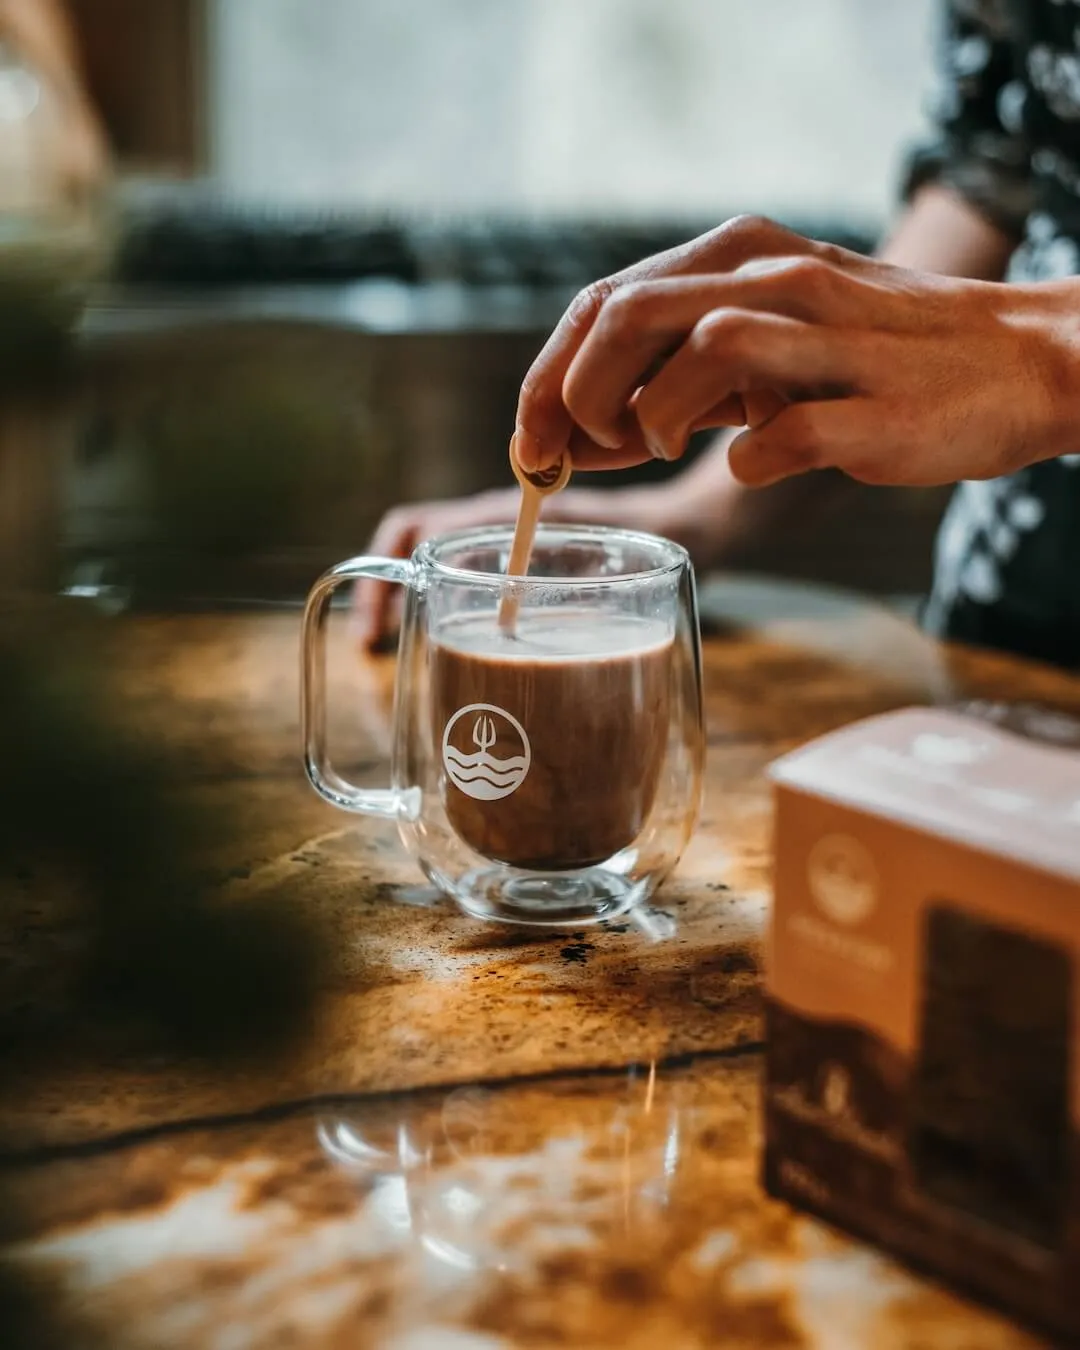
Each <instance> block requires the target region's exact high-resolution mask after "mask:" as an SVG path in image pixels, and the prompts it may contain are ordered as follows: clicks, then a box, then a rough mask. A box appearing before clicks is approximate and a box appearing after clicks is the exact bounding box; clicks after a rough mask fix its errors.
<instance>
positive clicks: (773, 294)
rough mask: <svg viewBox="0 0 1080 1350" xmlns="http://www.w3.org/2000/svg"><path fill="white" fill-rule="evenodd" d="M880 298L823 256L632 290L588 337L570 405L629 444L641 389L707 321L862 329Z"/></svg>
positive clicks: (613, 441)
mask: <svg viewBox="0 0 1080 1350" xmlns="http://www.w3.org/2000/svg"><path fill="white" fill-rule="evenodd" d="M872 294H873V289H872V288H869V287H867V286H866V284H865V282H863V281H861V280H860V279H859V278H858V277H856V276H854V275H852V274H850V273H848V272H845V271H844V270H843V269H841V268H839V267H836V266H834V265H833V264H831V263H828V262H825V261H823V260H822V259H820V258H816V257H799V258H772V259H760V260H757V261H755V262H754V263H753V264H751V265H749V266H747V267H743V268H740V269H739V270H738V271H735V272H733V273H731V274H729V275H719V276H717V275H710V276H704V277H699V276H691V277H674V278H671V277H669V278H665V279H663V280H661V281H653V282H638V283H635V284H633V285H630V286H625V287H623V288H622V289H621V290H618V291H616V292H615V293H614V294H612V295H611V296H610V298H609V299H608V300H607V301H605V302H604V304H603V305H602V306H601V308H600V312H599V313H598V314H597V315H596V317H595V319H594V321H593V323H592V325H591V328H590V330H589V332H588V333H587V334H586V335H585V337H584V339H583V340H582V342H581V344H580V346H579V348H578V350H577V353H576V355H575V356H574V358H573V360H572V361H571V363H570V366H569V369H568V370H567V373H566V377H565V379H564V381H563V387H562V397H563V402H564V404H565V407H566V409H567V411H568V412H569V415H570V416H571V417H572V418H573V420H574V421H575V422H576V423H577V424H578V425H579V426H580V427H581V428H582V429H583V430H584V431H585V432H586V433H587V434H588V436H589V437H590V439H591V440H593V441H595V442H596V443H597V444H599V445H602V446H608V447H609V448H611V447H615V446H621V445H623V444H625V441H626V438H627V436H628V435H629V434H630V423H631V419H630V418H629V416H628V412H627V409H628V405H629V403H630V401H631V399H632V397H633V395H634V391H635V389H637V388H639V387H640V386H642V385H643V384H647V383H651V382H652V380H653V379H654V378H662V375H663V369H664V366H665V365H666V364H667V363H668V362H670V360H671V357H672V354H673V353H676V352H679V351H680V350H681V349H682V347H683V344H684V343H685V342H686V339H687V334H693V332H694V329H695V327H696V326H697V324H698V323H699V321H701V320H702V318H703V316H705V315H707V314H709V313H710V312H712V311H715V310H750V311H753V312H755V313H767V314H778V315H784V316H786V317H788V318H792V319H800V320H803V321H804V322H806V323H814V324H826V325H829V326H831V327H854V326H856V325H858V324H860V323H862V322H863V321H864V320H865V318H866V317H867V314H868V308H869V301H868V296H869V295H872ZM656 372H659V375H658V376H657V375H656ZM714 401H715V400H714Z"/></svg>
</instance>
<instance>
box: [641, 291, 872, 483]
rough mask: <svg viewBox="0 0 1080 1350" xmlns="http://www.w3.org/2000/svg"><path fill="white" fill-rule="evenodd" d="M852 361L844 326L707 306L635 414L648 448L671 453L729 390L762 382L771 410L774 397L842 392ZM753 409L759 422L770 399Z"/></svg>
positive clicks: (854, 367) (848, 385)
mask: <svg viewBox="0 0 1080 1350" xmlns="http://www.w3.org/2000/svg"><path fill="white" fill-rule="evenodd" d="M860 367H861V363H860V361H859V359H858V346H857V343H856V342H855V341H854V340H853V337H852V335H851V334H850V333H847V332H844V331H837V330H835V329H832V328H823V327H818V326H817V325H814V324H807V323H800V322H798V321H797V320H794V319H786V318H783V317H781V316H780V315H776V314H752V313H748V312H746V311H744V310H731V309H720V310H715V311H713V312H712V313H711V314H707V315H706V316H705V317H704V318H703V319H702V320H701V322H700V323H699V324H698V325H697V326H696V327H695V328H694V330H693V332H692V333H691V334H690V336H689V337H688V338H687V340H686V342H685V343H684V344H683V346H682V347H681V348H680V349H679V351H678V352H677V353H676V354H675V355H674V356H673V357H672V358H671V360H670V361H669V362H668V363H667V364H666V365H665V366H664V368H663V370H661V371H660V373H659V374H658V375H657V377H656V378H655V379H654V380H652V381H651V382H650V383H649V384H648V385H647V386H646V387H645V389H643V390H642V391H641V393H640V394H639V396H638V398H637V401H636V403H635V413H636V415H637V420H638V422H639V424H640V426H641V432H642V436H643V438H644V440H645V443H646V444H647V445H648V446H649V448H650V449H651V450H652V453H653V454H654V455H655V456H656V457H657V458H659V459H669V460H670V459H678V458H679V457H680V456H681V455H682V454H683V452H684V451H685V449H686V444H687V441H688V440H689V437H690V434H691V432H692V431H694V430H695V429H697V428H699V427H700V426H702V425H703V423H704V420H705V419H706V418H707V416H708V414H709V412H710V410H714V409H715V408H716V406H717V404H718V403H720V404H721V407H722V406H723V404H722V403H721V400H723V399H725V398H726V397H727V396H728V395H729V394H730V393H731V392H745V391H748V390H760V389H764V390H766V391H768V392H769V394H770V401H771V409H772V411H773V412H775V410H776V407H777V404H778V403H779V404H780V406H783V403H784V402H792V401H795V400H798V399H802V398H806V397H821V396H822V395H825V396H827V397H832V398H836V397H843V396H846V395H848V394H850V393H851V392H852V391H853V389H854V388H856V387H857V385H858V381H859V374H860ZM753 411H754V414H755V417H756V419H757V420H758V421H759V422H760V421H761V420H762V418H767V417H768V416H769V411H770V404H769V403H762V401H761V400H760V399H759V400H755V404H754V409H753ZM767 424H768V423H767Z"/></svg>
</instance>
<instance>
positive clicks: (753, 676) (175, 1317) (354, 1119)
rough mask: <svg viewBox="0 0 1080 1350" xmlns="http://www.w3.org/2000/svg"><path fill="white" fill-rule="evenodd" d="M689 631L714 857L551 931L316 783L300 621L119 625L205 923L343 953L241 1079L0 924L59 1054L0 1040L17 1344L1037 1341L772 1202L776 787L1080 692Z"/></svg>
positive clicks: (737, 629) (950, 1348)
mask: <svg viewBox="0 0 1080 1350" xmlns="http://www.w3.org/2000/svg"><path fill="white" fill-rule="evenodd" d="M703 608H704V611H705V614H706V616H707V618H708V619H709V621H710V629H711V631H712V633H713V636H710V637H709V639H708V641H707V644H706V661H705V677H706V696H707V703H708V725H709V771H708V786H707V796H706V807H705V812H704V817H703V820H702V823H701V826H700V829H699V831H698V833H697V836H696V839H695V840H694V842H693V844H692V846H691V848H690V850H689V852H688V854H687V856H686V858H685V861H684V863H683V864H682V866H681V868H680V869H679V872H678V874H677V876H676V878H675V879H674V880H673V881H672V883H671V884H669V886H668V887H667V888H665V890H664V891H663V892H662V894H661V896H660V898H659V900H658V902H657V903H656V904H655V905H654V906H653V907H651V908H650V909H648V910H646V911H644V912H642V913H640V914H637V915H635V916H634V917H633V919H632V920H629V921H625V922H620V923H617V924H613V925H611V926H610V927H609V928H606V929H590V930H582V931H579V932H570V933H564V934H555V935H550V936H549V935H544V936H537V935H536V934H534V933H531V932H526V931H519V930H511V929H501V928H496V927H484V926H482V925H479V924H477V923H476V922H474V921H472V920H469V919H467V918H465V917H463V916H461V915H459V914H457V913H456V912H455V911H454V910H453V909H452V908H450V907H449V906H448V905H447V904H445V903H443V902H442V901H441V900H440V899H439V898H438V897H437V896H436V895H435V894H433V893H432V891H431V890H430V888H429V887H427V886H426V885H425V884H424V882H423V880H422V878H421V876H420V874H419V873H418V872H416V871H415V870H414V868H413V867H412V865H411V864H410V863H409V862H408V860H407V859H405V858H404V857H403V856H402V853H401V850H400V848H399V846H398V844H397V841H396V838H395V836H394V834H393V833H392V831H391V830H389V829H387V828H383V827H381V826H379V825H377V824H374V823H372V822H369V821H365V820H358V819H353V818H349V817H346V816H343V815H339V814H335V813H334V812H333V811H332V810H331V809H330V808H328V807H326V806H325V805H324V804H323V803H321V802H320V801H319V800H318V799H317V798H316V797H315V796H314V794H313V793H311V791H310V790H309V789H308V787H307V786H306V784H305V783H304V781H303V778H302V775H301V771H300V767H299V760H298V752H297V739H298V734H297V697H296V666H297V661H296V640H297V616H296V614H295V613H286V614H272V615H266V614H263V615H216V616H209V615H196V616H186V617H181V616H173V617H146V616H143V617H137V616H131V617H126V618H121V619H118V620H116V621H115V627H114V628H113V630H112V632H111V635H110V643H111V647H112V651H113V656H114V659H115V665H116V680H117V682H118V685H119V689H120V693H121V695H122V698H123V700H124V705H125V708H126V710H127V716H128V717H129V719H130V722H131V725H132V726H133V727H137V728H140V729H142V730H143V731H144V732H145V733H146V734H147V735H153V736H154V737H156V738H157V740H158V741H159V743H160V744H161V745H162V746H163V747H165V748H166V749H168V750H169V751H170V753H173V754H175V755H176V756H177V757H178V762H179V763H181V764H183V765H184V770H183V773H182V775H181V776H180V778H179V780H178V781H177V782H176V784H175V793H176V797H177V800H178V801H187V802H190V803H197V804H199V805H200V806H201V807H202V808H203V809H204V810H207V811H209V812H211V813H220V815H221V819H222V822H223V827H222V829H221V830H220V831H219V834H218V836H217V837H216V838H214V839H213V840H211V841H210V842H209V843H208V844H207V852H206V857H205V858H203V859H201V860H200V861H201V862H202V863H203V864H204V866H205V870H206V873H207V875H208V877H209V878H210V884H211V886H212V887H213V888H214V892H215V895H216V898H217V903H220V905H221V906H223V907H224V906H233V905H239V906H243V905H254V904H256V903H259V902H261V901H264V900H266V899H267V898H278V899H281V900H283V901H284V902H285V903H287V904H289V905H290V906H295V907H298V909H299V910H300V911H301V912H302V913H303V914H305V915H306V916H309V918H310V922H311V924H312V925H314V926H316V927H317V928H318V929H319V931H320V933H321V935H322V937H323V938H324V939H325V940H326V942H325V945H326V947H327V949H328V950H329V952H330V953H331V955H330V957H329V958H328V959H327V960H326V962H325V963H324V965H323V966H322V967H321V968H320V971H319V978H318V981H317V1000H316V1006H315V1008H314V1010H313V1013H312V1021H311V1027H310V1029H309V1030H308V1031H306V1032H305V1033H304V1035H303V1036H301V1037H300V1040H299V1043H297V1044H294V1045H292V1046H291V1047H290V1049H289V1050H288V1052H287V1053H282V1054H280V1055H278V1056H277V1057H276V1058H275V1060H274V1062H273V1063H271V1064H263V1063H260V1064H259V1065H258V1066H256V1065H255V1064H251V1065H249V1066H245V1067H243V1068H235V1067H234V1068H233V1069H232V1070H231V1071H229V1072H224V1071H222V1069H221V1068H220V1066H219V1067H217V1068H214V1067H211V1066H209V1065H203V1066H202V1067H200V1066H199V1063H198V1062H197V1061H194V1060H192V1059H190V1058H183V1059H182V1058H179V1057H176V1056H171V1055H170V1054H168V1053H167V1052H166V1051H164V1050H163V1049H162V1048H161V1047H155V1046H153V1045H149V1046H148V1045H147V1043H146V1040H145V1038H140V1037H139V1036H137V1035H135V1034H134V1033H133V1032H129V1031H128V1030H125V1029H124V1028H123V1027H121V1028H117V1027H115V1026H110V1027H108V1028H105V1027H102V1026H99V1025H97V1024H96V1023H95V1021H94V1018H93V1017H92V1016H91V1015H89V1014H87V1013H86V1012H85V1010H82V1009H80V1007H79V1005H78V1003H77V1001H71V1002H65V1001H64V1000H74V999H75V996H74V995H72V994H70V992H69V993H64V992H63V982H62V981H58V980H57V969H58V968H62V967H63V965H64V962H65V960H66V959H67V956H66V953H68V952H69V950H71V949H73V948H76V947H77V945H78V933H77V931H76V930H77V920H76V919H74V918H70V917H69V918H64V917H62V916H61V915H58V914H56V913H53V912H52V911H51V910H50V909H49V903H48V901H47V899H46V898H44V897H42V896H35V895H33V894H32V895H31V896H30V898H29V899H28V900H27V904H28V906H29V910H22V911H19V912H18V915H17V920H16V921H15V922H14V923H12V922H9V921H8V920H5V927H4V931H3V934H2V940H0V958H2V959H3V960H4V962H5V969H6V970H7V971H8V972H9V973H11V972H14V973H13V974H12V977H11V978H10V979H7V980H6V981H5V982H4V983H3V986H2V987H3V991H4V992H3V995H2V997H3V998H5V999H9V1000H10V999H22V1000H23V1001H24V1002H27V1003H29V1004H33V1003H34V1002H35V1000H36V1001H37V1002H38V1003H40V1004H41V1005H42V1006H46V1007H47V1009H51V1010H52V1012H53V1013H55V1015H56V1017H57V1018H58V1019H59V1020H60V1022H61V1024H62V1026H63V1035H62V1036H60V1037H58V1038H57V1039H56V1042H55V1043H54V1044H53V1046H52V1048H51V1051H50V1053H49V1054H48V1055H47V1056H46V1055H41V1054H39V1053H37V1052H36V1051H35V1049H34V1047H33V1046H32V1045H31V1046H27V1045H23V1044H9V1045H5V1046H2V1047H0V1067H2V1069H3V1073H2V1075H0V1185H2V1187H3V1192H2V1193H3V1210H2V1213H0V1239H2V1242H3V1258H4V1261H3V1265H2V1267H0V1292H2V1291H3V1289H4V1288H7V1289H9V1290H14V1291H15V1293H16V1295H17V1299H16V1302H17V1303H18V1304H19V1306H20V1307H22V1310H23V1317H24V1323H23V1327H22V1333H21V1334H22V1335H23V1338H24V1339H23V1341H21V1342H20V1341H19V1340H18V1335H19V1334H20V1333H18V1332H13V1333H11V1334H9V1335H8V1336H7V1338H6V1339H4V1338H2V1337H0V1343H2V1344H3V1345H4V1346H5V1347H7V1346H14V1345H17V1344H19V1345H21V1344H24V1343H25V1344H26V1345H33V1346H35V1347H36V1348H37V1350H40V1347H43V1346H47V1345H52V1344H54V1343H55V1344H57V1345H65V1346H72V1347H74V1346H76V1345H78V1346H80V1347H83V1346H97V1345H99V1344H100V1345H103V1346H105V1345H107V1346H109V1347H111V1350H129V1348H131V1350H134V1348H135V1347H139V1350H142V1348H143V1347H145V1348H146V1350H150V1348H151V1347H152V1348H153V1350H166V1347H192V1348H193V1350H195V1348H196V1347H197V1348H198V1350H240V1348H241V1347H244V1348H246V1347H252V1348H254V1347H259V1348H260V1350H262V1348H263V1347H269V1346H290V1347H291V1346H302V1347H320V1348H321V1347H338V1346H342V1347H344V1346H348V1347H368V1346H373V1347H374V1346H378V1347H391V1348H392V1350H441V1348H442V1347H445V1348H446V1350H496V1347H500V1348H501V1347H512V1346H513V1347H516V1346H523V1347H525V1346H527V1347H541V1346H569V1347H574V1348H575V1350H587V1348H588V1347H608V1346H610V1347H623V1348H624V1350H636V1348H637V1347H650V1350H651V1348H652V1347H656V1346H662V1347H664V1350H684V1347H685V1348H686V1350H689V1348H690V1347H736V1346H738V1347H743V1346H746V1347H751V1346H753V1347H784V1348H785V1350H793V1348H794V1347H830V1348H833V1347H834V1348H835V1350H856V1347H858V1348H859V1350H861V1348H862V1347H873V1350H894V1347H897V1348H898V1347H907V1346H911V1347H915V1346H918V1347H925V1348H926V1350H936V1348H937V1347H941V1350H946V1348H947V1350H999V1348H1000V1350H1005V1347H1009V1350H1018V1348H1019V1347H1022V1346H1031V1345H1034V1344H1036V1342H1034V1341H1032V1340H1031V1339H1029V1338H1028V1337H1026V1336H1025V1335H1024V1334H1022V1333H1021V1332H1019V1331H1018V1330H1017V1329H1015V1328H1014V1327H1012V1326H1011V1325H1009V1324H1008V1323H1006V1322H1004V1321H1002V1320H1000V1319H998V1318H997V1317H995V1316H993V1315H991V1314H990V1313H987V1312H983V1311H981V1310H979V1309H976V1308H974V1307H972V1306H971V1305H969V1304H967V1303H965V1302H963V1301H961V1300H960V1299H958V1298H956V1297H954V1296H953V1295H951V1294H949V1293H947V1292H945V1291H943V1290H942V1289H939V1288H937V1287H936V1286H934V1285H932V1284H930V1283H927V1282H924V1281H922V1280H919V1279H917V1278H915V1277H913V1276H911V1275H909V1274H907V1273H906V1272H904V1271H903V1270H901V1269H900V1268H899V1267H898V1266H896V1265H895V1264H893V1263H892V1262H891V1261H889V1260H887V1259H886V1258H884V1257H882V1256H880V1255H878V1254H876V1253H874V1252H873V1251H871V1250H869V1249H867V1248H865V1247H863V1246H860V1245H859V1244H857V1243H854V1242H851V1241H848V1240H846V1239H844V1238H842V1237H840V1236H839V1235H837V1234H835V1233H833V1232H831V1231H830V1230H828V1229H826V1228H824V1227H822V1226H821V1225H819V1224H817V1223H814V1222H811V1221H809V1220H807V1219H804V1218H802V1217H800V1216H798V1215H796V1214H795V1213H794V1212H793V1211H791V1210H789V1209H788V1208H787V1207H785V1206H783V1205H780V1204H777V1203H774V1202H771V1201H769V1200H767V1199H766V1198H765V1197H764V1196H763V1194H762V1192H761V1190H760V1188H759V1186H758V1180H757V1175H758V1153H759V1145H760V1121H759V1111H758V1077H759V1072H760V1050H761V1022H760V957H761V935H762V929H763V923H764V920H765V913H766V905H767V896H768V862H769V835H768V829H769V803H768V796H767V792H766V789H765V786H764V782H763V777H762V770H763V768H764V767H765V765H766V764H767V762H768V761H769V760H770V759H772V758H773V757H774V756H775V755H776V754H778V753H780V752H782V751H783V750H785V749H787V748H789V747H791V746H792V745H794V744H797V743H799V742H801V741H803V740H804V739H806V738H808V737H810V736H813V735H815V734H818V733H820V732H823V731H825V730H827V729H829V728H831V727H834V726H837V725H839V724H841V723H844V722H846V721H849V720H851V719H853V718H855V717H859V716H862V715H865V714H870V713H873V712H876V711H879V710H884V709H886V708H890V707H895V706H898V705H902V704H905V703H912V702H927V701H949V700H951V699H954V698H966V697H983V698H991V699H1009V700H1012V699H1026V700H1036V701H1040V702H1045V703H1050V704H1053V705H1056V706H1059V707H1063V708H1066V709H1069V710H1071V711H1073V712H1077V711H1080V679H1076V678H1073V677H1070V676H1067V675H1065V674H1061V673H1057V672H1054V671H1051V670H1048V669H1043V668H1039V667H1035V666H1030V665H1026V664H1022V663H1019V662H1016V661H1012V660H1009V659H1006V658H1000V657H995V656H988V655H976V654H973V653H967V652H962V651H954V650H947V649H944V648H941V647H939V646H936V645H934V644H932V643H930V642H928V641H927V640H925V639H924V638H922V637H921V636H920V635H919V634H918V633H917V632H916V631H915V630H914V629H913V628H912V627H911V626H910V625H908V624H907V623H906V622H904V621H902V620H901V619H899V618H897V617H895V616H893V615H892V614H891V613H889V612H887V611H885V610H883V609H877V608H874V607H871V606H868V605H863V604H861V603H859V602H855V601H852V600H849V599H846V598H844V597H842V596H838V595H831V594H828V593H824V592H820V591H810V590H805V591H802V590H800V589H799V588H797V587H788V588H786V589H781V588H777V587H771V586H766V585H758V584H756V583H753V582H749V581H740V582H736V581H733V580H729V581H724V580H720V581H717V582H715V583H713V584H712V585H711V586H710V587H707V588H706V589H705V594H704V602H703ZM339 665H340V669H339V670H338V672H337V676H336V679H337V681H338V689H337V694H338V701H339V704H343V706H344V708H345V715H344V718H343V724H342V726H341V727H340V728H339V733H340V735H341V736H342V737H343V739H344V741H345V742H346V748H347V753H348V755H349V760H350V763H351V764H354V765H355V764H359V765H360V766H361V768H362V770H363V772H364V773H366V775H367V777H368V780H369V781H371V782H373V783H374V782H378V781H379V780H380V779H384V778H385V774H386V769H385V752H386V747H387V732H388V715H389V690H390V681H391V678H392V667H391V665H390V663H389V662H386V661H382V662H372V663H370V664H362V665H359V666H358V665H357V663H356V662H355V661H342V662H339ZM345 699H348V701H347V702H344V700H345ZM350 738H351V739H350ZM10 769H11V766H7V771H8V772H9V773H10ZM28 915H29V917H28ZM31 920H32V921H31ZM266 997H267V999H268V1000H272V999H273V990H267V991H266ZM50 1000H54V1001H55V1000H58V1001H57V1002H55V1005H54V1003H50Z"/></svg>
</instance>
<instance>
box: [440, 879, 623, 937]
mask: <svg viewBox="0 0 1080 1350" xmlns="http://www.w3.org/2000/svg"><path fill="white" fill-rule="evenodd" d="M642 892H643V888H642V885H641V883H640V882H633V881H631V880H629V879H628V878H627V877H622V876H619V875H618V873H616V872H608V871H607V870H606V869H604V868H603V867H590V868H587V869H586V870H584V871H582V872H570V873H567V872H533V873H529V874H527V875H523V874H521V873H515V872H513V871H511V870H510V869H509V868H502V867H491V868H484V869H482V870H477V871H475V872H470V873H469V874H468V875H467V876H465V877H462V879H461V882H460V883H459V887H458V903H459V904H460V905H461V906H462V908H463V909H466V910H467V911H468V912H469V913H470V914H471V915H473V917H474V918H477V919H487V920H495V921H497V922H501V923H523V924H531V925H532V926H533V927H540V928H567V927H571V926H573V927H577V928H581V927H584V926H586V925H588V924H593V923H602V922H603V921H604V920H605V919H615V918H618V916H619V915H620V914H625V913H626V911H627V910H628V909H630V908H631V906H633V905H634V904H636V903H637V902H638V900H640V899H641V896H642Z"/></svg>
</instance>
